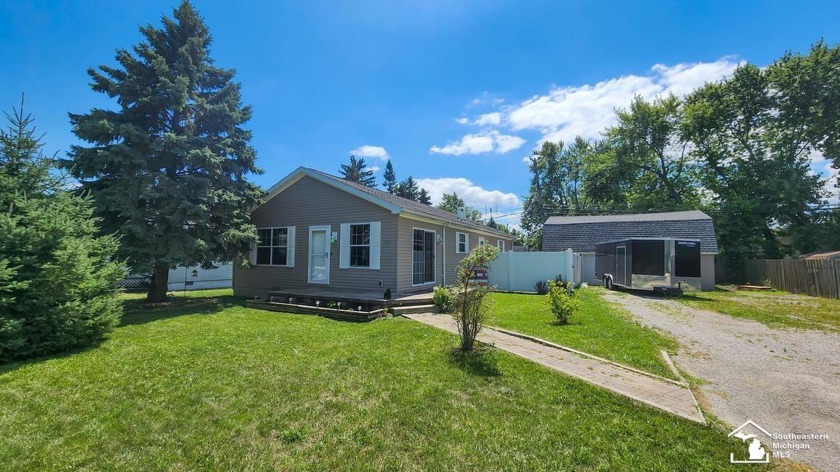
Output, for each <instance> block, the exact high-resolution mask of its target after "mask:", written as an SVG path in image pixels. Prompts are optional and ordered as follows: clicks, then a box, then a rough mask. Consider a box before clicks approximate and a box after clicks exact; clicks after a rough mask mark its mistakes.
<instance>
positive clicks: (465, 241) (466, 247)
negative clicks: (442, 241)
mask: <svg viewBox="0 0 840 472" xmlns="http://www.w3.org/2000/svg"><path fill="white" fill-rule="evenodd" d="M455 252H456V253H458V254H466V253H468V252H470V236H469V235H468V234H467V233H455Z"/></svg>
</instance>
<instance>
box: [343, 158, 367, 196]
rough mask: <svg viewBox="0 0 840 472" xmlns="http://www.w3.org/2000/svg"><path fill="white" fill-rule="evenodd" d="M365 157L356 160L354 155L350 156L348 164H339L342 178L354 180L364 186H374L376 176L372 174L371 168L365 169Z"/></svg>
mask: <svg viewBox="0 0 840 472" xmlns="http://www.w3.org/2000/svg"><path fill="white" fill-rule="evenodd" d="M366 167H367V164H365V158H364V157H362V158H359V160H358V161H357V160H356V156H350V164H341V170H340V172H341V176H342V177H343V178H344V180H349V181H350V182H356V183H357V184H362V185H364V186H366V187H370V188H373V187H376V177H374V176H373V171H372V170H367V169H366Z"/></svg>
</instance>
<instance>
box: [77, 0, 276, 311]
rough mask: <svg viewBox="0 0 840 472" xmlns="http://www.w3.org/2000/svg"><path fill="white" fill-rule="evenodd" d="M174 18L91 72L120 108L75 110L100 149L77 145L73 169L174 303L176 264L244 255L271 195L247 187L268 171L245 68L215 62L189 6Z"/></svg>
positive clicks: (160, 295)
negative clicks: (245, 89) (243, 81)
mask: <svg viewBox="0 0 840 472" xmlns="http://www.w3.org/2000/svg"><path fill="white" fill-rule="evenodd" d="M162 23H163V25H162V27H161V28H156V27H154V26H152V25H147V26H142V27H140V32H141V33H142V35H143V37H144V38H145V39H144V40H143V41H142V42H141V43H139V44H137V45H135V46H134V47H133V49H132V51H133V53H132V52H130V51H128V50H125V49H119V50H118V51H117V54H116V61H117V63H118V64H119V65H118V66H117V67H111V66H105V65H103V66H99V70H95V69H93V68H90V69H88V74H89V75H90V77H91V78H92V79H93V82H92V84H91V86H92V88H93V90H95V91H97V92H101V93H104V94H107V95H108V97H110V98H112V99H116V101H117V103H118V104H119V107H118V109H117V110H105V109H99V108H93V109H91V111H90V112H89V113H87V114H78V115H77V114H70V121H71V123H72V126H73V132H74V133H75V134H76V136H78V137H79V138H80V139H82V140H83V141H85V142H87V143H90V145H91V146H90V147H82V146H73V147H72V148H71V152H70V153H69V156H70V159H69V160H65V161H63V162H62V166H63V167H65V168H66V169H68V170H69V171H70V172H71V173H72V174H73V176H74V177H76V178H77V179H78V180H79V181H80V182H81V188H82V191H83V192H89V193H90V194H91V195H93V197H94V200H95V203H96V211H97V215H98V216H100V217H101V218H102V225H103V229H104V231H105V232H106V233H113V232H119V235H120V238H121V251H120V254H121V257H126V258H128V260H129V263H130V265H131V268H132V271H133V272H146V271H151V273H152V283H151V287H150V288H149V292H148V296H147V299H148V300H149V301H162V300H165V298H166V290H167V284H168V280H167V279H168V271H169V268H170V267H174V266H177V265H180V264H184V265H195V264H200V265H202V266H203V267H207V268H209V267H212V265H213V263H214V262H216V261H225V260H231V259H233V258H234V257H236V256H240V257H243V259H244V256H245V254H246V253H247V250H248V248H249V244H250V243H251V242H252V241H254V239H255V237H256V236H255V233H256V229H255V228H254V226H253V225H252V224H251V223H250V214H249V212H250V210H251V208H253V207H255V206H256V205H257V203H258V202H259V198H260V196H261V194H262V191H261V190H260V189H259V187H257V186H255V185H254V184H252V183H250V182H249V181H248V180H247V176H248V174H254V173H259V172H261V171H260V170H259V169H257V168H256V166H255V159H256V152H255V151H254V149H253V148H252V147H251V145H250V144H249V141H250V139H251V132H250V131H248V130H246V129H243V128H242V125H243V124H244V123H246V122H247V121H248V120H249V119H250V118H251V108H250V107H249V106H243V105H242V103H241V93H240V84H238V83H236V82H234V81H233V77H234V70H233V69H223V68H220V67H216V66H214V61H213V59H212V58H211V57H210V43H211V37H210V32H209V30H208V28H207V26H206V25H205V23H204V21H203V19H202V18H201V17H200V16H199V15H198V12H197V11H196V10H195V9H194V8H193V6H192V4H190V2H189V1H186V0H185V1H183V2H182V3H181V4H180V5H179V6H178V7H177V8H176V9H175V10H174V11H173V18H169V17H163V18H162Z"/></svg>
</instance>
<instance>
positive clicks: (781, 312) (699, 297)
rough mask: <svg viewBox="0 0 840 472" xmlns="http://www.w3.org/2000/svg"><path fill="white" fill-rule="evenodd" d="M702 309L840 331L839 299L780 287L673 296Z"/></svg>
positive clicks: (771, 322) (770, 323)
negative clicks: (789, 291) (803, 293)
mask: <svg viewBox="0 0 840 472" xmlns="http://www.w3.org/2000/svg"><path fill="white" fill-rule="evenodd" d="M676 299H677V300H680V301H681V302H683V303H685V304H687V305H689V306H692V307H695V308H701V309H704V310H711V311H716V312H718V313H724V314H727V315H730V316H734V317H736V318H747V319H751V320H755V321H760V322H762V323H765V324H767V325H768V326H772V327H780V326H783V327H791V328H802V329H818V330H825V331H835V332H840V300H837V299H831V298H819V297H810V296H808V295H796V294H792V293H787V292H781V291H771V292H748V291H738V290H735V288H734V287H720V288H719V289H718V290H715V291H714V292H697V293H686V294H684V295H683V296H681V297H678V298H676Z"/></svg>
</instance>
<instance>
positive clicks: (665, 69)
mask: <svg viewBox="0 0 840 472" xmlns="http://www.w3.org/2000/svg"><path fill="white" fill-rule="evenodd" d="M738 64H739V63H738V62H737V61H735V60H734V59H733V58H722V59H720V60H718V61H715V62H709V63H703V62H701V63H689V64H677V65H674V66H665V65H662V64H656V65H654V66H653V67H652V68H651V73H650V74H648V75H644V76H637V75H627V76H623V77H618V78H614V79H610V80H605V81H602V82H598V83H596V84H594V85H591V84H586V85H580V86H561V87H557V86H555V87H553V88H552V89H551V90H549V92H548V93H547V94H546V95H537V96H534V97H531V98H530V99H528V100H525V101H523V102H521V103H519V104H518V105H512V106H509V107H506V108H504V109H503V110H502V111H503V112H504V115H505V116H503V117H502V118H504V121H506V122H507V123H509V125H510V127H511V129H512V130H513V131H520V130H537V131H539V132H540V133H541V134H542V135H543V139H544V140H553V141H556V140H562V141H566V142H568V141H571V140H573V139H574V138H575V136H578V135H580V136H583V137H585V138H597V137H598V136H600V133H601V132H602V131H603V130H604V129H605V128H606V127H608V126H612V125H613V124H615V109H616V108H627V107H628V106H629V105H630V102H631V100H632V99H633V97H634V96H636V95H640V96H642V97H643V98H645V99H647V100H652V99H653V98H655V97H656V96H659V95H664V94H668V93H673V94H674V95H678V96H682V95H685V94H686V93H688V92H691V91H692V90H694V89H695V88H697V87H699V86H701V85H703V84H704V83H706V82H713V81H718V80H721V79H723V78H724V77H726V76H728V75H729V74H731V73H732V72H733V71H734V70H735V68H736V67H737V66H738Z"/></svg>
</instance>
